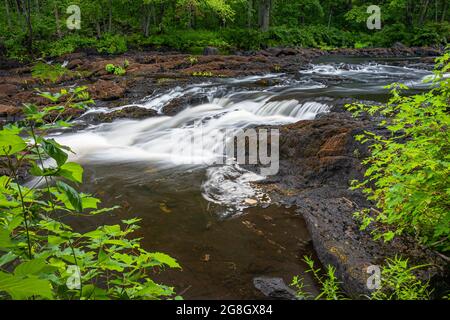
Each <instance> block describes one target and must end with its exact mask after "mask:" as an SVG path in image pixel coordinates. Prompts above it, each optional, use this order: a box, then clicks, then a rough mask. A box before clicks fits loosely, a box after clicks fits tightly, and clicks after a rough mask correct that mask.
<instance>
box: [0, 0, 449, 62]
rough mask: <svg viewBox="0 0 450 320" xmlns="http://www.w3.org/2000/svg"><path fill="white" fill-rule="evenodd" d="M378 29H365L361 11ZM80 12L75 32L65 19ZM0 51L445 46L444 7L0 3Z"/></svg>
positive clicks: (421, 2) (163, 0)
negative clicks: (377, 21) (375, 17)
mask: <svg viewBox="0 0 450 320" xmlns="http://www.w3.org/2000/svg"><path fill="white" fill-rule="evenodd" d="M373 4H376V5H378V6H380V8H381V19H382V28H381V29H380V30H368V28H367V25H366V21H367V19H368V17H369V16H370V13H367V8H368V7H369V6H370V5H373ZM70 5H78V6H79V8H80V9H81V12H80V13H81V25H80V28H79V29H74V30H70V29H68V28H67V26H66V21H67V19H69V18H70V16H71V15H72V14H73V13H74V12H72V11H69V12H68V11H67V8H68V7H69V6H70ZM0 10H1V11H2V16H3V17H5V18H4V19H2V20H1V21H0V49H1V50H2V51H3V54H6V55H7V56H9V57H12V58H20V59H23V58H25V57H27V56H30V54H32V55H33V56H35V57H36V56H44V57H45V56H59V55H62V54H65V53H68V52H72V51H75V50H77V49H81V48H91V49H92V48H93V49H96V50H97V51H98V52H100V53H109V54H114V53H122V52H124V51H126V50H128V49H149V48H156V49H158V48H170V49H176V50H180V51H186V52H191V53H199V52H201V50H202V49H203V48H204V47H205V46H214V47H217V48H219V49H220V50H221V52H222V53H228V52H233V51H234V50H258V49H260V48H264V47H268V46H294V47H317V48H322V49H328V48H333V47H350V48H363V47H372V46H378V47H380V46H382V47H387V46H391V45H393V44H395V43H398V42H400V43H402V44H404V45H408V46H425V45H442V44H446V43H447V42H448V41H449V34H450V23H449V19H450V1H449V0H382V1H366V0H135V1H127V0H99V1H90V0H89V1H88V0H3V1H2V2H1V4H0Z"/></svg>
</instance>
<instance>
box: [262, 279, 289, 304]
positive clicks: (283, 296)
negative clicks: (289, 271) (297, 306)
mask: <svg viewBox="0 0 450 320" xmlns="http://www.w3.org/2000/svg"><path fill="white" fill-rule="evenodd" d="M253 285H254V286H255V288H256V289H258V290H259V291H261V292H262V294H264V295H265V296H266V297H267V298H270V299H275V300H297V297H296V295H295V291H294V290H292V289H291V288H289V287H288V286H287V285H286V284H285V283H284V280H283V279H282V278H269V277H258V278H254V279H253Z"/></svg>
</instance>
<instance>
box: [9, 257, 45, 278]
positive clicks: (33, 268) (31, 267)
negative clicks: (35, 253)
mask: <svg viewBox="0 0 450 320" xmlns="http://www.w3.org/2000/svg"><path fill="white" fill-rule="evenodd" d="M46 266H47V264H46V262H45V260H44V259H33V260H30V261H25V262H22V263H21V264H19V265H18V266H17V267H16V268H15V269H14V274H15V275H16V276H29V275H32V274H34V275H36V274H38V273H39V272H40V271H42V269H44V268H45V267H46Z"/></svg>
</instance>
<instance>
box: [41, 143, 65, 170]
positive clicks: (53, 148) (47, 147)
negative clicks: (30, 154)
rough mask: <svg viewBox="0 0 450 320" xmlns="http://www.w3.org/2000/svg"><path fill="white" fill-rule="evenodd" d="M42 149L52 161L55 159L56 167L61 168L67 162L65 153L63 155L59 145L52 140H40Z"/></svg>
mask: <svg viewBox="0 0 450 320" xmlns="http://www.w3.org/2000/svg"><path fill="white" fill-rule="evenodd" d="M42 148H43V149H44V151H45V152H46V153H47V154H48V155H49V156H50V157H51V158H53V159H55V161H56V163H57V164H58V167H61V166H62V165H63V164H64V163H66V161H67V157H68V156H67V153H65V152H64V151H63V149H62V147H61V145H60V144H59V143H58V142H56V141H55V140H54V139H49V140H42Z"/></svg>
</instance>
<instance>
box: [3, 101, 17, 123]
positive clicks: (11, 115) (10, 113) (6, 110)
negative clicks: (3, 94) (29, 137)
mask: <svg viewBox="0 0 450 320" xmlns="http://www.w3.org/2000/svg"><path fill="white" fill-rule="evenodd" d="M21 115H22V109H21V108H19V107H16V106H12V105H2V104H0V123H2V122H13V121H16V120H18V119H19V118H20V116H21Z"/></svg>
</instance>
